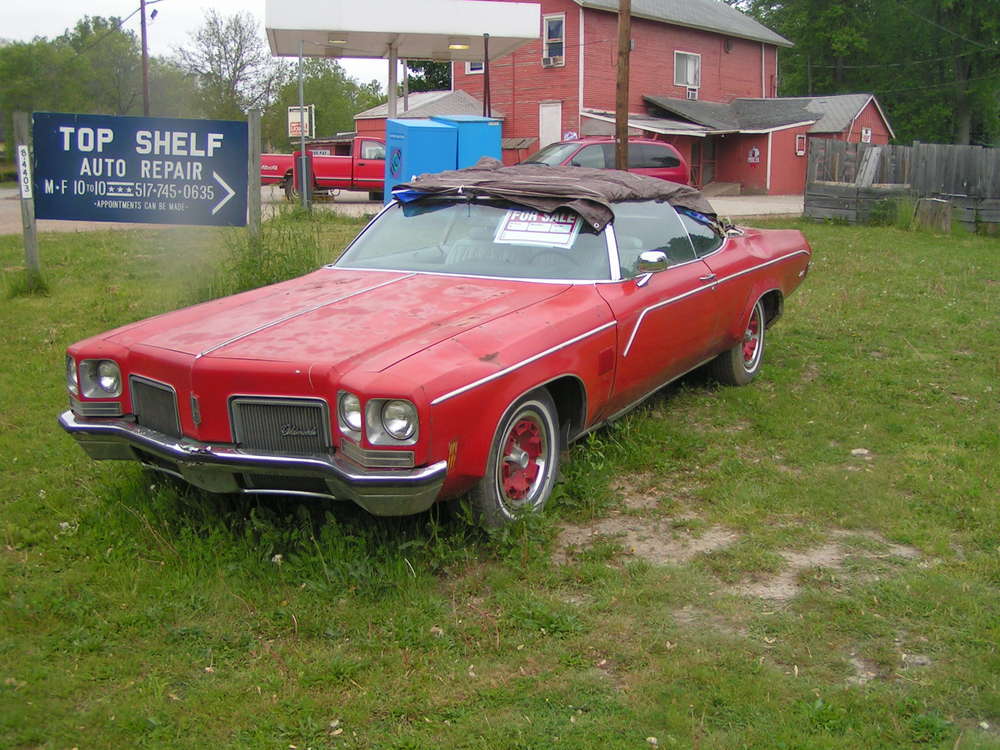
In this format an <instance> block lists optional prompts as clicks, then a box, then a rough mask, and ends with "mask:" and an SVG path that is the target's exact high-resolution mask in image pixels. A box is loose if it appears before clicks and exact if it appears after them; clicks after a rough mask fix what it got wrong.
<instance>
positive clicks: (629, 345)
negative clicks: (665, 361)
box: [622, 250, 809, 357]
mask: <svg viewBox="0 0 1000 750" xmlns="http://www.w3.org/2000/svg"><path fill="white" fill-rule="evenodd" d="M796 255H809V251H808V250H796V251H795V252H792V253H786V254H785V255H782V256H781V257H780V258H772V259H771V260H769V261H765V262H764V263H758V264H757V265H756V266H751V267H750V268H745V269H743V270H742V271H737V272H736V273H731V274H729V275H728V276H723V277H722V278H719V279H716V280H715V281H712V282H709V283H708V284H704V285H702V286H700V287H697V288H695V289H691V290H689V291H687V292H684V294H678V295H677V296H676V297H671V298H670V299H666V300H663V301H662V302H657V303H656V304H655V305H650V306H649V307H647V308H645V309H644V310H643V311H642V312H641V313H639V319H638V320H637V321H636V322H635V327H634V328H633V329H632V335H630V336H629V338H628V343H627V344H626V345H625V350H624V351H623V352H622V357H627V356H628V353H629V351H630V350H631V349H632V343H633V342H634V341H635V337H636V334H637V333H638V332H639V326H641V325H642V321H643V320H644V319H645V317H646V314H647V313H650V312H652V311H653V310H658V309H660V308H661V307H666V306H667V305H671V304H673V303H674V302H679V301H680V300H682V299H685V298H686V297H690V296H691V295H692V294H697V293H698V292H703V291H705V290H706V289H711V288H713V287H716V286H718V285H719V284H723V283H725V282H727V281H730V280H731V279H735V278H738V277H740V276H745V275H746V274H748V273H753V272H754V271H758V270H760V269H761V268H767V267H768V266H772V265H774V264H775V263H780V262H781V261H783V260H788V259H789V258H794V257H795V256H796ZM706 257H707V256H706ZM667 270H668V271H669V270H670V269H667ZM661 273H662V272H661Z"/></svg>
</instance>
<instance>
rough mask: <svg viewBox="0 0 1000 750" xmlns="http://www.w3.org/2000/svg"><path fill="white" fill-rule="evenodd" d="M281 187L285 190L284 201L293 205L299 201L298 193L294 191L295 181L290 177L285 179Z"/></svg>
mask: <svg viewBox="0 0 1000 750" xmlns="http://www.w3.org/2000/svg"><path fill="white" fill-rule="evenodd" d="M282 187H283V188H285V199H286V200H289V201H292V202H293V203H294V202H295V201H297V200H298V199H299V191H298V190H296V189H295V180H293V179H292V178H291V177H286V178H285V181H284V182H283V183H282Z"/></svg>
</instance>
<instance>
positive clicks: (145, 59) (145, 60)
mask: <svg viewBox="0 0 1000 750" xmlns="http://www.w3.org/2000/svg"><path fill="white" fill-rule="evenodd" d="M154 13H155V11H154ZM139 19H140V20H139V29H140V30H141V34H140V36H141V37H142V114H143V117H149V48H148V47H147V44H146V0H139Z"/></svg>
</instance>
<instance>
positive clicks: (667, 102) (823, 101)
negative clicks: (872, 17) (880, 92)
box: [643, 94, 891, 133]
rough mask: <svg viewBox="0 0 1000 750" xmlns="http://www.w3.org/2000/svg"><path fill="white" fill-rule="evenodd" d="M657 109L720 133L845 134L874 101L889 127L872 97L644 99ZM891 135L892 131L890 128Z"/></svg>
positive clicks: (655, 97)
mask: <svg viewBox="0 0 1000 750" xmlns="http://www.w3.org/2000/svg"><path fill="white" fill-rule="evenodd" d="M643 99H645V100H646V102H647V103H648V104H650V105H652V107H653V108H654V112H655V110H657V109H658V110H661V111H662V112H665V113H667V114H668V115H675V116H680V117H683V118H685V119H687V120H690V121H691V122H694V123H697V124H698V125H703V126H705V127H707V128H711V129H712V130H713V131H717V132H736V131H739V132H744V133H745V132H753V131H758V132H760V131H764V132H766V131H768V130H776V129H779V128H787V127H789V126H791V125H799V124H807V123H811V126H810V128H809V132H810V133H842V132H844V131H845V130H847V129H849V128H850V126H851V123H852V122H854V119H855V118H856V117H857V116H858V115H859V114H860V113H861V110H863V109H864V108H865V106H867V104H868V102H869V101H874V103H875V107H876V108H877V109H878V111H879V114H880V115H882V119H883V120H885V122H886V125H887V126H888V125H889V122H888V120H886V119H885V115H884V114H883V113H882V109H881V107H879V106H878V101H875V98H874V97H873V96H872V95H871V94H837V95H833V96H801V97H776V98H772V99H751V98H744V99H733V101H731V102H729V103H728V104H724V103H722V102H703V101H688V100H686V99H675V98H673V97H668V96H644V97H643ZM890 133H891V128H890Z"/></svg>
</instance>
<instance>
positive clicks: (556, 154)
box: [521, 143, 580, 167]
mask: <svg viewBox="0 0 1000 750" xmlns="http://www.w3.org/2000/svg"><path fill="white" fill-rule="evenodd" d="M578 148H580V144H579V143H550V144H549V145H548V146H546V147H545V148H543V149H542V150H541V151H536V152H535V153H533V154H532V155H531V156H529V157H528V158H527V159H525V160H524V161H522V162H521V164H547V165H548V166H550V167H557V166H559V165H560V164H562V163H563V162H564V161H566V159H568V158H569V157H570V155H571V154H572V153H573V152H574V151H576V150H577V149H578Z"/></svg>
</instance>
